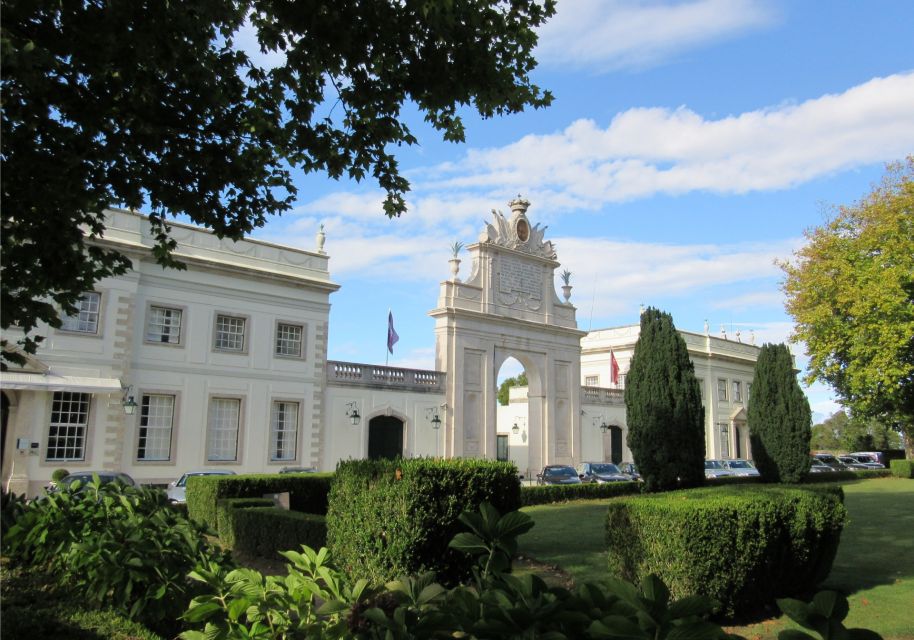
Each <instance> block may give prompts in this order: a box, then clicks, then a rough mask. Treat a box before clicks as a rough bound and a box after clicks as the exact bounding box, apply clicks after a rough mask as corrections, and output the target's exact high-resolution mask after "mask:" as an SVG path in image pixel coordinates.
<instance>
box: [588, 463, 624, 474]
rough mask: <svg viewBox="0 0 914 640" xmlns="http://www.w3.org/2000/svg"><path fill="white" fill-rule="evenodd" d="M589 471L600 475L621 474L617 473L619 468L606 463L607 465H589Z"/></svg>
mask: <svg viewBox="0 0 914 640" xmlns="http://www.w3.org/2000/svg"><path fill="white" fill-rule="evenodd" d="M590 469H591V471H593V472H594V473H602V474H608V473H622V472H621V471H619V467H617V466H616V465H614V464H608V463H607V464H592V465H590Z"/></svg>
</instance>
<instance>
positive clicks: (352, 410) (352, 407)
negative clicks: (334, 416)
mask: <svg viewBox="0 0 914 640" xmlns="http://www.w3.org/2000/svg"><path fill="white" fill-rule="evenodd" d="M346 415H347V416H348V417H349V423H350V424H351V425H352V426H353V427H355V426H358V424H359V422H361V421H362V416H361V414H360V413H359V405H358V403H356V401H355V400H353V401H352V402H347V403H346Z"/></svg>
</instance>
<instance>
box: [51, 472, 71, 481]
mask: <svg viewBox="0 0 914 640" xmlns="http://www.w3.org/2000/svg"><path fill="white" fill-rule="evenodd" d="M68 475H70V472H69V471H67V470H66V469H54V472H53V473H52V474H51V482H60V481H61V480H63V479H64V478H66V477H67V476H68Z"/></svg>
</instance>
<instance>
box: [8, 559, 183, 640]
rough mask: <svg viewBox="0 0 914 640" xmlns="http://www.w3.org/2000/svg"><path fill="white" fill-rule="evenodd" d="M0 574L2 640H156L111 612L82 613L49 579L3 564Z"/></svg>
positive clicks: (78, 597) (75, 598) (78, 602)
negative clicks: (0, 587)
mask: <svg viewBox="0 0 914 640" xmlns="http://www.w3.org/2000/svg"><path fill="white" fill-rule="evenodd" d="M0 574H2V575H0V584H2V588H3V597H2V598H0V620H2V621H3V640H39V639H44V638H48V639H52V638H53V639H57V638H60V639H64V638H65V639H66V640H100V639H101V638H105V639H106V640H162V637H161V636H159V635H157V634H155V633H153V632H152V631H150V630H149V629H146V628H145V627H143V626H142V625H141V624H139V623H138V622H135V621H133V620H129V619H128V618H126V617H125V616H123V615H121V614H118V613H117V612H115V611H112V610H111V609H100V610H91V611H89V610H86V607H85V599H84V597H83V595H82V594H80V593H78V592H73V591H70V590H68V589H66V588H65V587H64V586H63V585H61V584H60V580H59V579H58V577H57V576H55V575H53V574H50V573H44V572H42V571H37V570H35V569H34V568H32V567H24V566H23V567H10V566H8V565H7V564H4V565H3V568H2V570H0ZM167 637H170V635H169V636H167Z"/></svg>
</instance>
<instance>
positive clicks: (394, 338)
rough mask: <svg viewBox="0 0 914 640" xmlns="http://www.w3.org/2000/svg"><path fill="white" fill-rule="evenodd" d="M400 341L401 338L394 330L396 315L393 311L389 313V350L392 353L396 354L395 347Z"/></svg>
mask: <svg viewBox="0 0 914 640" xmlns="http://www.w3.org/2000/svg"><path fill="white" fill-rule="evenodd" d="M399 340H400V336H398V335H397V332H396V330H395V329H394V314H393V312H392V311H388V312H387V350H388V351H390V352H391V353H393V352H394V345H395V344H397V342H398V341H399Z"/></svg>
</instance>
